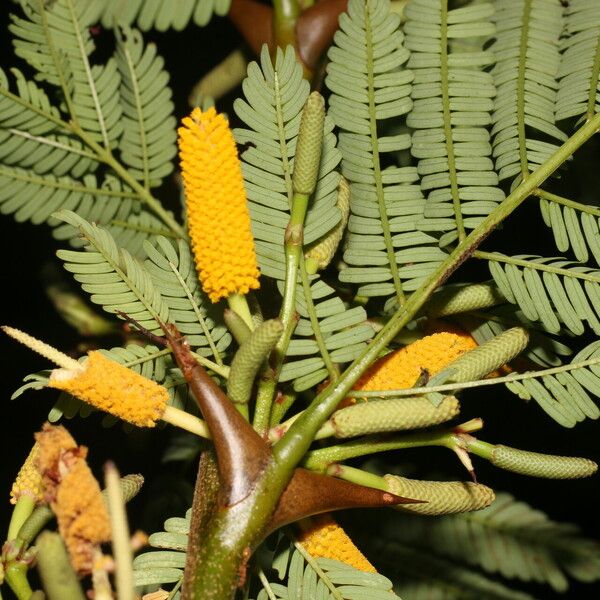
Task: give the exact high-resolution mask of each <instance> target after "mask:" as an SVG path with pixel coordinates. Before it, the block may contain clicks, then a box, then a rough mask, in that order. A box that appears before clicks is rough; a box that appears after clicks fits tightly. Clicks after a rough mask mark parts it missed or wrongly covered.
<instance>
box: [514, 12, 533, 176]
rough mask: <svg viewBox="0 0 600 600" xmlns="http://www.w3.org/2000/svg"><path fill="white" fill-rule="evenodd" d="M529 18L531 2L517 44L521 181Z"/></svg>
mask: <svg viewBox="0 0 600 600" xmlns="http://www.w3.org/2000/svg"><path fill="white" fill-rule="evenodd" d="M530 17H531V0H525V2H524V3H523V16H522V17H521V39H520V43H519V69H518V75H517V131H518V136H519V159H520V162H521V177H522V179H523V181H524V180H525V179H527V177H528V176H529V161H528V160H527V146H526V143H527V136H526V132H525V71H526V68H527V66H528V62H529V60H528V58H527V42H528V40H529V20H530Z"/></svg>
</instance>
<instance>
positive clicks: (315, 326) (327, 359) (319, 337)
mask: <svg viewBox="0 0 600 600" xmlns="http://www.w3.org/2000/svg"><path fill="white" fill-rule="evenodd" d="M300 277H301V278H302V289H303V290H304V300H305V302H306V311H307V312H308V318H309V319H310V324H311V327H312V330H313V334H314V336H315V341H316V342H317V346H318V348H319V354H320V355H321V358H322V359H323V362H324V363H325V368H326V369H327V373H328V374H329V379H331V381H335V380H336V379H337V378H338V376H339V371H338V369H337V368H336V366H335V365H334V364H333V361H332V360H331V356H329V351H328V350H327V346H326V344H325V338H324V337H323V332H322V331H321V326H320V325H319V319H318V317H317V311H316V309H315V303H314V302H313V298H312V293H311V291H310V281H309V280H308V273H307V272H306V263H305V261H303V260H301V261H300Z"/></svg>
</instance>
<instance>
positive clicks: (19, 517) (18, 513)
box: [6, 494, 35, 542]
mask: <svg viewBox="0 0 600 600" xmlns="http://www.w3.org/2000/svg"><path fill="white" fill-rule="evenodd" d="M34 508H35V498H33V497H32V496H29V495H27V494H25V495H22V496H21V497H20V498H19V499H18V500H17V503H16V505H15V507H14V509H13V512H12V515H11V518H10V524H9V525H8V535H7V536H6V541H8V542H10V541H11V540H14V539H16V537H17V536H18V535H19V531H20V530H21V527H22V526H23V523H25V521H27V519H28V518H29V517H30V516H31V513H32V512H33V510H34Z"/></svg>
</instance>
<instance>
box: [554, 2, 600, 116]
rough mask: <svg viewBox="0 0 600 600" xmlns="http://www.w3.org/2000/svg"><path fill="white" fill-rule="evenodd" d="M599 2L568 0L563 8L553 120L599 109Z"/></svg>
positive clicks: (589, 113)
mask: <svg viewBox="0 0 600 600" xmlns="http://www.w3.org/2000/svg"><path fill="white" fill-rule="evenodd" d="M599 22H600V4H598V2H595V1H594V0H571V1H570V2H569V5H568V7H567V9H566V11H565V25H564V27H565V36H564V39H563V43H562V48H561V50H562V55H561V61H560V69H559V72H558V75H559V77H560V85H559V87H558V95H557V98H556V119H557V120H562V119H567V118H569V117H579V116H583V115H585V117H586V118H588V119H589V118H590V117H592V116H593V115H594V113H596V112H598V110H600V80H599V75H600V25H599Z"/></svg>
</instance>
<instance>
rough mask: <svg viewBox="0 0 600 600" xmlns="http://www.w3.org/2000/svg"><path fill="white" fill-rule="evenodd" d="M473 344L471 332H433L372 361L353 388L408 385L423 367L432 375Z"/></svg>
mask: <svg viewBox="0 0 600 600" xmlns="http://www.w3.org/2000/svg"><path fill="white" fill-rule="evenodd" d="M476 347H477V343H476V342H475V340H473V338H472V337H471V336H467V335H462V336H461V335H458V334H456V333H447V332H443V333H434V334H433V335H428V336H427V337H424V338H422V339H420V340H417V341H416V342H413V343H412V344H410V345H408V346H405V347H404V348H401V349H400V350H396V351H395V352H391V353H390V354H388V355H386V356H384V357H383V358H380V359H379V360H378V361H376V362H375V363H373V365H372V366H371V368H370V369H368V370H367V371H366V372H365V374H364V375H363V376H362V377H361V378H360V379H359V380H358V382H357V383H356V385H355V389H357V390H365V391H368V390H397V389H404V388H409V387H412V386H413V385H414V384H415V383H416V382H417V380H418V379H419V377H420V376H421V373H422V371H423V370H424V369H426V370H427V372H428V373H429V375H434V374H435V373H437V372H438V371H440V370H441V369H443V368H444V367H445V366H446V365H448V364H449V363H451V362H452V361H453V360H454V359H456V358H458V357H459V356H460V355H461V354H464V353H465V352H467V351H468V350H472V349H473V348H476Z"/></svg>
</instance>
